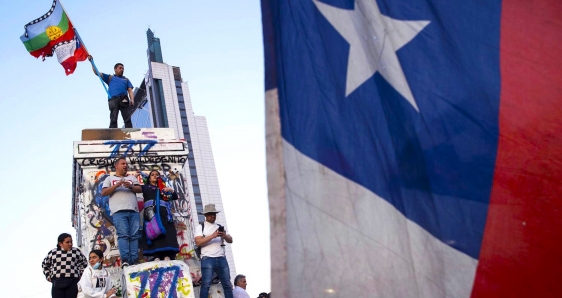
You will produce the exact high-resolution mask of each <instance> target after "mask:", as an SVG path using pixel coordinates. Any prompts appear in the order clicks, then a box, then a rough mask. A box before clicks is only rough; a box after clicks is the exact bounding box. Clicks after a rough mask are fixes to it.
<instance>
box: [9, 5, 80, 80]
mask: <svg viewBox="0 0 562 298" xmlns="http://www.w3.org/2000/svg"><path fill="white" fill-rule="evenodd" d="M24 28H25V33H24V34H23V35H22V36H21V37H20V39H21V41H22V42H23V44H24V46H25V48H26V49H27V51H28V52H29V54H31V55H32V56H33V57H35V58H39V57H42V58H43V60H45V57H52V56H53V53H55V54H56V55H57V59H58V61H59V63H60V64H61V65H62V67H64V71H65V73H66V75H69V74H72V73H73V72H74V70H75V69H76V63H77V62H78V61H84V60H86V57H87V56H88V51H87V50H86V47H85V46H84V44H83V43H82V41H81V40H80V36H79V35H78V32H77V31H76V29H75V28H74V26H73V25H72V22H71V21H70V18H69V17H68V15H67V14H66V11H65V10H64V7H62V4H61V3H60V1H57V0H54V1H53V4H52V5H51V9H49V11H48V12H47V13H45V14H44V15H42V16H41V17H39V18H37V19H35V20H33V21H31V22H29V23H27V24H26V25H25V26H24Z"/></svg>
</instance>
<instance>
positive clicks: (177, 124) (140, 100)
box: [132, 29, 236, 278]
mask: <svg viewBox="0 0 562 298" xmlns="http://www.w3.org/2000/svg"><path fill="white" fill-rule="evenodd" d="M146 35H147V41H148V49H147V58H148V72H147V73H146V75H145V78H144V80H143V81H142V83H141V85H140V86H139V88H137V89H136V90H135V111H134V113H133V115H132V122H133V127H136V128H164V127H166V128H172V129H173V130H174V131H175V133H176V135H177V136H178V138H183V139H185V140H186V142H187V146H188V149H189V155H188V158H187V162H186V165H185V166H184V169H183V176H184V179H185V180H186V182H187V183H186V186H187V191H188V194H189V198H190V203H191V206H192V207H194V208H192V210H191V218H190V222H191V223H192V229H193V230H195V226H196V225H198V224H199V223H200V222H203V221H205V217H204V216H202V215H200V214H198V213H199V212H202V211H203V206H204V205H207V204H215V206H216V207H217V209H219V210H222V211H221V212H220V213H219V214H217V221H216V222H217V223H219V224H221V225H224V226H225V228H226V229H227V230H228V225H227V222H226V217H225V210H224V206H223V204H222V198H221V193H220V189H219V182H218V178H217V173H216V169H215V162H214V158H213V151H212V147H211V140H210V137H209V131H208V128H207V120H206V118H205V117H203V116H196V115H194V112H193V107H192V105H191V98H190V95H189V87H188V84H187V82H186V81H184V80H183V78H182V76H181V71H180V68H179V67H176V66H171V65H168V64H166V63H164V62H163V59H162V49H161V45H160V39H159V38H157V37H154V33H153V32H152V31H151V30H150V29H148V30H147V34H146ZM233 237H234V238H236V235H233ZM225 250H226V257H227V260H228V263H229V266H230V275H231V277H232V278H234V277H235V276H236V267H235V264H234V258H233V255H232V248H231V246H230V245H229V244H227V245H226V247H225Z"/></svg>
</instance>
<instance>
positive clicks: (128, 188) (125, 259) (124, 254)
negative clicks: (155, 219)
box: [101, 157, 142, 267]
mask: <svg viewBox="0 0 562 298" xmlns="http://www.w3.org/2000/svg"><path fill="white" fill-rule="evenodd" d="M114 166H115V175H111V176H109V177H107V178H105V180H104V181H103V188H102V190H101V195H102V196H109V210H110V211H111V216H112V217H113V225H114V226H115V229H116V230H117V245H118V246H119V254H120V255H121V267H125V266H129V264H131V265H132V264H136V263H137V262H138V258H139V252H138V251H139V241H138V240H139V228H140V216H139V206H138V203H137V196H136V195H135V193H140V192H142V189H141V187H140V185H139V182H138V181H137V179H136V178H135V177H134V176H131V175H127V159H126V158H125V157H120V158H118V159H117V160H116V161H115V163H114Z"/></svg>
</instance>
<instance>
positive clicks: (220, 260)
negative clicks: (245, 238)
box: [195, 204, 233, 298]
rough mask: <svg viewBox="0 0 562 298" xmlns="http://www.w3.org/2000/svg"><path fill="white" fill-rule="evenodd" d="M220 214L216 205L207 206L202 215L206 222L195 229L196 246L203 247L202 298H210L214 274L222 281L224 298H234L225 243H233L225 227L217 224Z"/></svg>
mask: <svg viewBox="0 0 562 298" xmlns="http://www.w3.org/2000/svg"><path fill="white" fill-rule="evenodd" d="M219 212H220V211H219V210H216V209H215V204H209V205H205V207H204V209H203V212H201V213H200V214H203V215H205V222H204V223H202V224H201V225H197V228H196V229H195V245H197V246H199V247H201V292H200V293H201V294H200V296H199V297H201V298H208V297H209V288H210V287H211V280H212V278H213V272H216V273H217V276H218V277H219V279H220V281H221V284H222V287H223V289H224V297H225V298H232V297H233V296H232V284H231V283H230V268H229V267H228V262H227V261H226V255H225V253H224V241H226V242H227V243H232V236H230V235H228V233H227V232H226V230H224V227H223V226H221V225H218V224H216V223H215V221H216V220H217V213H219Z"/></svg>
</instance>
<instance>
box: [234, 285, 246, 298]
mask: <svg viewBox="0 0 562 298" xmlns="http://www.w3.org/2000/svg"><path fill="white" fill-rule="evenodd" d="M232 295H233V297H234V298H250V295H248V293H247V292H246V290H244V289H242V288H241V287H239V286H236V287H235V288H234V290H232Z"/></svg>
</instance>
